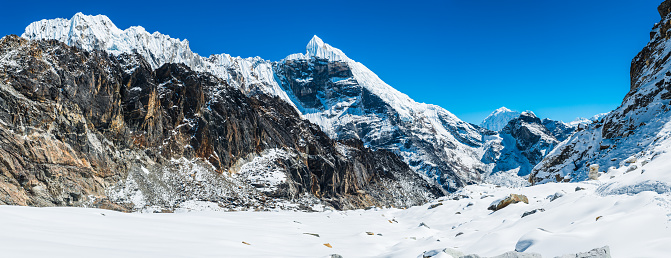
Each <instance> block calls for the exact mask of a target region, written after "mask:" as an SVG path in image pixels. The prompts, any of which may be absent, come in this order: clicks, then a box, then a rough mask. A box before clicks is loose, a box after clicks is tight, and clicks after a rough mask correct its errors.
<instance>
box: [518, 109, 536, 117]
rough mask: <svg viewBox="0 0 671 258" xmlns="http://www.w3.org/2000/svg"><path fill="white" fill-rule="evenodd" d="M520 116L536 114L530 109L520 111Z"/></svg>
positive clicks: (534, 115)
mask: <svg viewBox="0 0 671 258" xmlns="http://www.w3.org/2000/svg"><path fill="white" fill-rule="evenodd" d="M520 116H528V117H537V116H536V114H534V112H532V111H531V110H527V111H524V112H522V113H521V114H520Z"/></svg>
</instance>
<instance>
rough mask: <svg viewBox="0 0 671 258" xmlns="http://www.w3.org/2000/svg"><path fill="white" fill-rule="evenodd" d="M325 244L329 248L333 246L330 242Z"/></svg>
mask: <svg viewBox="0 0 671 258" xmlns="http://www.w3.org/2000/svg"><path fill="white" fill-rule="evenodd" d="M324 246H326V247H328V248H333V246H331V244H329V243H326V244H324Z"/></svg>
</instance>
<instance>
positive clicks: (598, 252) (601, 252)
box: [556, 246, 610, 258]
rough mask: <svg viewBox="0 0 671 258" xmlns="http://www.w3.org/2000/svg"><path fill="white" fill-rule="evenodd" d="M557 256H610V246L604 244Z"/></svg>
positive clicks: (577, 257) (606, 257)
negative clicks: (599, 246)
mask: <svg viewBox="0 0 671 258" xmlns="http://www.w3.org/2000/svg"><path fill="white" fill-rule="evenodd" d="M556 258H610V247H608V246H604V247H601V248H594V249H592V250H590V251H589V252H585V253H577V254H565V255H562V256H557V257H556Z"/></svg>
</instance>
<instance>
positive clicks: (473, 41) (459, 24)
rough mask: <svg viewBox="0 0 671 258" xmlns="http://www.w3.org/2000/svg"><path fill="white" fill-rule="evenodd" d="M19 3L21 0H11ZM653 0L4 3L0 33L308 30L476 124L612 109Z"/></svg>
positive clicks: (250, 35) (277, 48)
mask: <svg viewBox="0 0 671 258" xmlns="http://www.w3.org/2000/svg"><path fill="white" fill-rule="evenodd" d="M21 2H28V3H21ZM660 2H661V0H636V1H632V0H627V1H617V0H615V1H613V0H610V1H606V0H590V1H585V0H564V1H545V0H506V1H501V0H498V1H488V0H459V1H457V0H445V1H393V0H392V1H378V2H375V1H361V0H358V1H348V0H345V1H218V2H214V1H213V2H204V1H160V2H157V3H143V2H141V1H50V2H46V1H45V2H41V1H11V2H8V3H3V11H2V12H1V13H0V34H3V35H5V34H19V35H20V34H21V33H22V32H23V29H24V28H25V26H27V25H28V24H29V23H30V22H32V21H36V20H40V19H45V18H56V17H63V18H70V17H72V15H74V14H75V13H76V12H83V13H85V14H105V15H107V16H109V17H110V19H111V20H112V21H113V22H114V23H115V24H116V25H117V26H118V27H119V28H121V29H125V28H127V27H129V26H133V25H141V26H143V27H145V28H146V29H147V30H148V31H150V32H153V31H160V32H161V33H164V34H169V35H170V36H172V37H176V38H181V39H184V38H186V39H188V40H189V42H190V44H191V48H192V49H193V50H194V51H195V52H197V53H199V54H201V55H203V56H207V55H210V54H215V53H228V54H231V55H233V56H243V57H248V56H260V57H263V58H265V59H269V60H279V59H282V58H284V57H285V56H287V55H289V54H291V53H296V52H304V51H305V45H306V44H307V42H308V41H309V40H310V38H311V37H312V35H315V34H316V35H318V36H319V37H321V38H322V39H323V40H324V41H325V42H327V43H329V44H331V45H333V46H334V47H337V48H340V49H341V50H343V51H344V52H345V53H346V54H347V55H348V56H349V57H350V58H352V59H354V60H357V61H359V62H361V63H363V64H365V65H366V66H368V67H369V68H370V69H371V70H373V71H374V72H375V73H377V74H378V75H379V76H380V78H382V79H383V80H385V81H386V82H387V83H389V84H390V85H392V86H394V87H395V88H397V89H398V90H400V91H401V92H404V93H406V94H408V95H409V96H410V97H411V98H413V99H415V100H416V101H419V102H425V103H431V104H436V105H439V106H442V107H444V108H446V109H447V110H449V111H451V112H452V113H454V114H455V115H457V116H458V117H460V118H461V119H463V120H465V121H467V122H471V123H476V124H477V123H479V122H480V121H481V120H482V119H483V118H484V117H485V116H487V114H489V113H490V112H491V111H493V110H495V109H496V108H499V107H501V106H506V107H508V108H510V109H513V110H518V111H523V110H532V111H534V112H535V113H536V114H537V115H538V116H541V117H549V118H553V119H558V120H564V121H570V120H573V119H574V118H575V117H578V116H582V117H589V116H591V115H593V114H596V113H601V112H607V111H610V110H612V109H614V108H616V107H617V106H618V105H619V104H620V102H621V101H622V98H623V97H624V95H625V94H626V93H627V92H628V90H629V66H630V62H631V59H632V58H633V57H634V56H635V55H636V54H637V53H638V52H639V51H640V50H641V49H642V48H643V47H644V46H645V44H646V43H647V42H648V39H649V31H650V29H651V28H652V26H653V25H654V23H655V22H658V21H659V14H658V13H657V5H658V4H659V3H660Z"/></svg>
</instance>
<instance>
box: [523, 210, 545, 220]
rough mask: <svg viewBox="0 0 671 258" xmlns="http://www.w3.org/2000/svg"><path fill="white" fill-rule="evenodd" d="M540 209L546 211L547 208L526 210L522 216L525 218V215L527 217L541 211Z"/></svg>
mask: <svg viewBox="0 0 671 258" xmlns="http://www.w3.org/2000/svg"><path fill="white" fill-rule="evenodd" d="M539 211H540V212H543V211H545V209H542V208H541V209H534V210H531V211H527V212H524V214H522V218H524V217H526V216H529V215H531V214H534V213H536V212H539Z"/></svg>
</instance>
